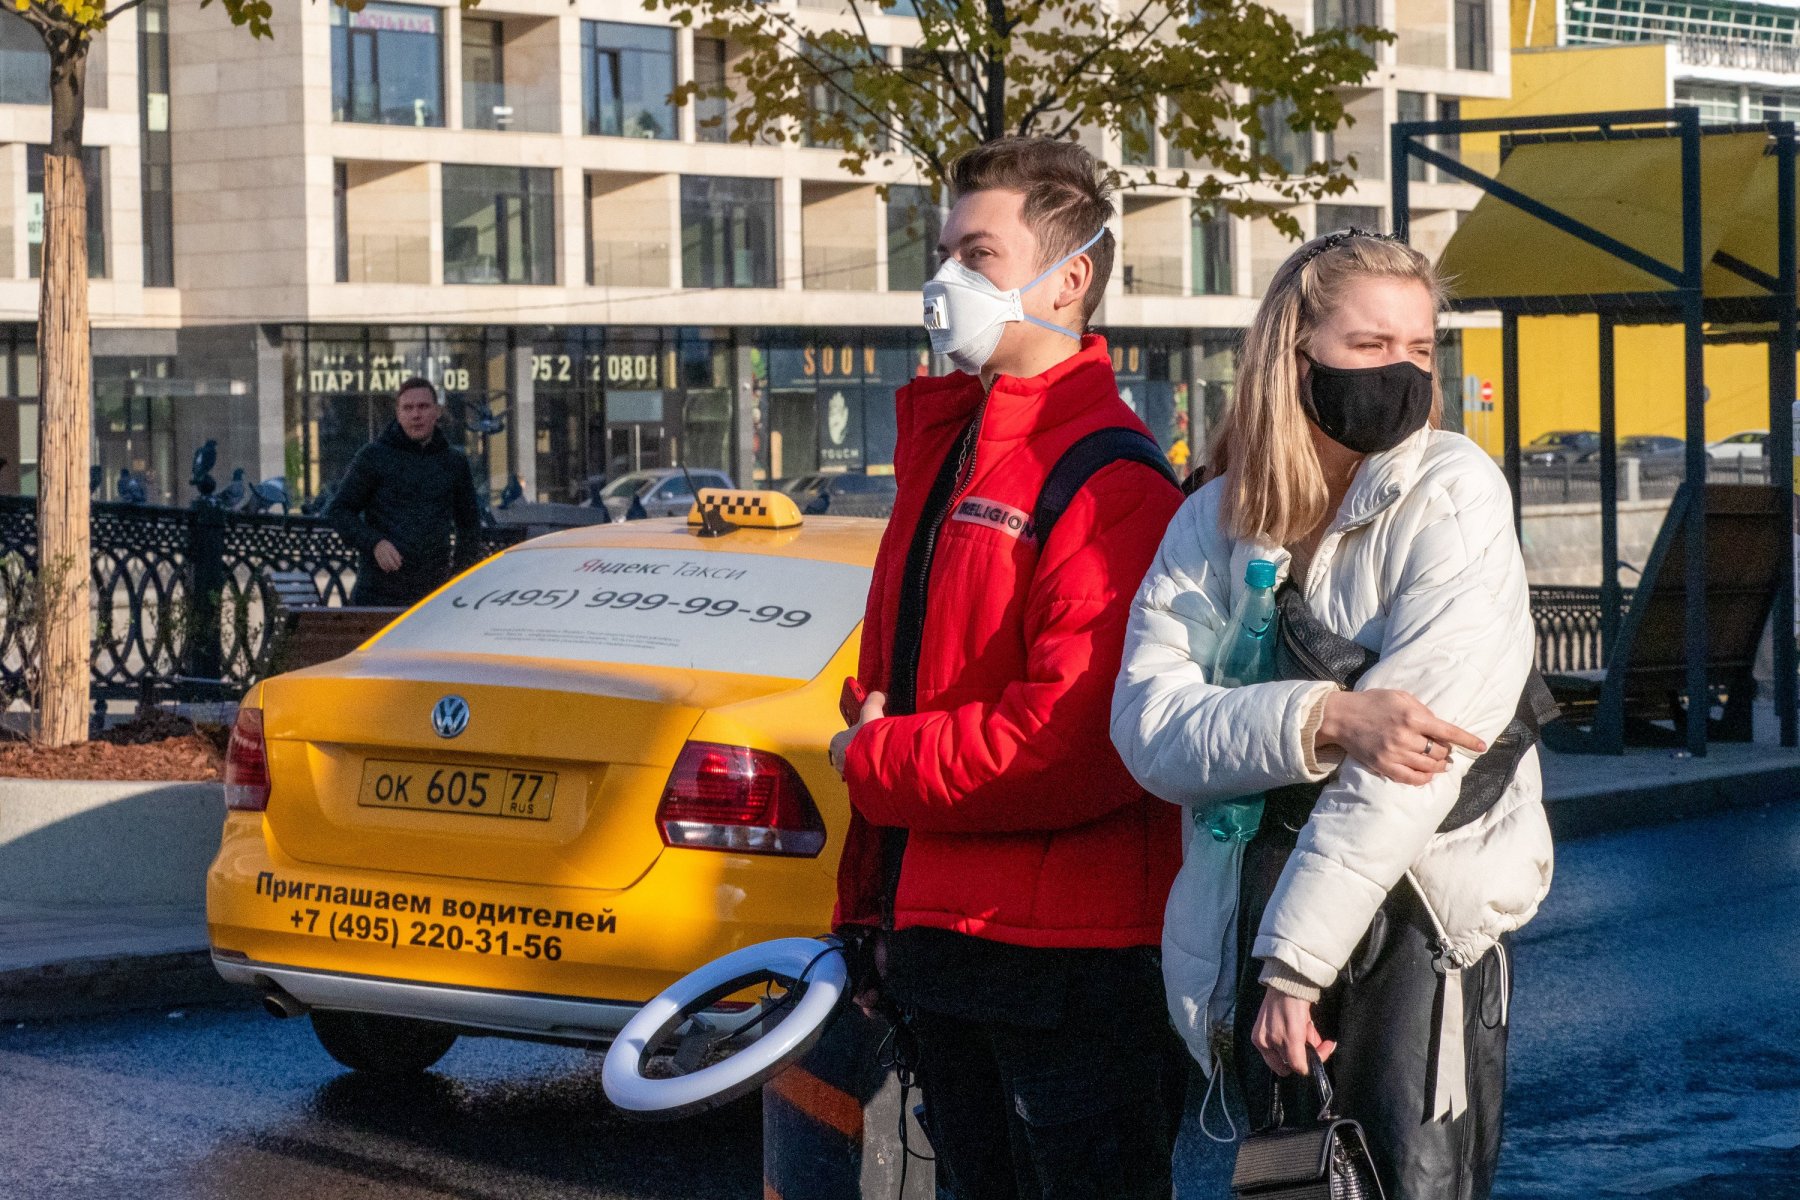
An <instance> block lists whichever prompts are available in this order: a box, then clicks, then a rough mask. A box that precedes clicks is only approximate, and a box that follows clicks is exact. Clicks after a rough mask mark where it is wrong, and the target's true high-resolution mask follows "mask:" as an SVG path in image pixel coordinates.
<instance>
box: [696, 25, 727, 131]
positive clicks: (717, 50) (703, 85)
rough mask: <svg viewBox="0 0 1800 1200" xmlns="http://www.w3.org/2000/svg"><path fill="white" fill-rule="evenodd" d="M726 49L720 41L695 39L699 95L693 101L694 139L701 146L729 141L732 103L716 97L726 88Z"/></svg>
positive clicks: (715, 39)
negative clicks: (707, 143) (704, 143)
mask: <svg viewBox="0 0 1800 1200" xmlns="http://www.w3.org/2000/svg"><path fill="white" fill-rule="evenodd" d="M726 53H727V51H726V46H725V43H724V41H723V40H721V39H719V38H701V37H697V38H695V39H694V86H696V87H698V88H699V89H700V90H701V91H702V92H713V93H715V94H713V95H710V96H708V95H702V96H700V97H699V98H697V99H696V100H695V101H694V139H695V140H696V141H701V142H729V141H730V140H731V103H730V101H728V100H727V99H726V98H725V97H724V96H721V95H718V94H717V93H718V92H719V91H720V90H722V89H725V88H726V85H727V77H726V68H725V59H726Z"/></svg>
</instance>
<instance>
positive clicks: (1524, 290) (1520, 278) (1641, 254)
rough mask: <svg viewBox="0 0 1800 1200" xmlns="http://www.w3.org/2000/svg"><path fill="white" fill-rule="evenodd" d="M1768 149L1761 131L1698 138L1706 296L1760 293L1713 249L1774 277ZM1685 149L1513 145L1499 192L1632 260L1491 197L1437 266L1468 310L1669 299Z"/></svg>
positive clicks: (1644, 141)
mask: <svg viewBox="0 0 1800 1200" xmlns="http://www.w3.org/2000/svg"><path fill="white" fill-rule="evenodd" d="M1768 145H1769V137H1768V134H1766V133H1764V132H1761V131H1757V132H1744V133H1731V134H1724V135H1720V136H1713V137H1706V138H1703V139H1701V143H1700V228H1699V249H1700V254H1701V257H1702V261H1704V262H1706V263H1708V264H1711V265H1709V266H1708V268H1707V270H1706V274H1705V286H1704V291H1705V293H1706V294H1707V295H1708V296H1743V295H1751V294H1756V293H1757V292H1758V291H1759V289H1757V288H1756V287H1755V285H1754V284H1752V283H1751V282H1750V281H1748V280H1746V279H1744V278H1742V277H1741V276H1739V275H1737V274H1735V273H1733V272H1732V271H1730V270H1727V269H1726V268H1724V267H1722V266H1719V265H1718V264H1716V263H1713V257H1714V255H1715V254H1716V253H1717V252H1718V251H1720V250H1721V249H1729V250H1730V251H1731V252H1732V253H1733V254H1734V255H1735V257H1736V258H1738V259H1739V260H1741V261H1744V262H1750V263H1756V264H1759V265H1761V266H1762V268H1763V269H1764V270H1765V271H1766V273H1767V274H1769V275H1771V276H1772V275H1773V274H1774V270H1775V255H1776V245H1775V222H1774V221H1773V220H1772V219H1771V217H1772V216H1773V214H1774V210H1775V204H1774V200H1775V194H1774V193H1775V179H1776V172H1775V169H1774V160H1773V159H1771V158H1769V157H1768V156H1767V154H1766V151H1767V149H1768ZM1682 149H1683V147H1682V142H1681V139H1680V138H1678V137H1669V136H1658V137H1629V138H1623V139H1620V140H1608V141H1600V140H1584V141H1573V140H1567V141H1560V140H1559V141H1546V142H1538V143H1536V144H1526V145H1519V146H1516V147H1514V148H1513V149H1512V150H1511V152H1510V153H1508V154H1507V155H1506V158H1505V161H1504V162H1503V164H1502V165H1501V167H1500V171H1499V173H1498V174H1497V175H1496V176H1495V177H1494V178H1495V181H1496V182H1498V183H1499V184H1501V185H1503V186H1505V187H1506V188H1509V189H1511V190H1513V191H1515V192H1517V193H1519V194H1520V195H1522V196H1525V197H1529V198H1530V199H1532V200H1535V201H1537V202H1538V203H1539V204H1541V205H1544V206H1547V207H1549V208H1551V209H1554V210H1555V211H1556V212H1558V213H1561V214H1563V215H1564V216H1565V217H1566V218H1568V219H1569V220H1570V221H1573V222H1578V223H1579V224H1581V225H1584V226H1586V227H1587V228H1588V229H1590V230H1593V231H1595V232H1597V233H1599V234H1601V235H1603V236H1604V237H1605V238H1606V239H1608V240H1610V241H1612V242H1615V243H1617V245H1618V247H1620V248H1623V249H1624V250H1626V251H1629V252H1631V253H1630V254H1621V253H1619V252H1618V250H1617V249H1608V248H1603V246H1601V245H1596V244H1595V243H1594V242H1593V241H1590V240H1586V239H1584V238H1582V237H1580V236H1578V235H1577V234H1576V233H1574V232H1571V231H1570V230H1569V229H1568V228H1565V227H1559V226H1558V225H1556V224H1552V223H1550V222H1548V221H1546V220H1544V219H1543V218H1542V217H1541V216H1539V215H1536V214H1535V213H1533V212H1530V211H1527V210H1526V209H1525V208H1522V207H1520V206H1519V205H1518V204H1516V203H1512V202H1509V201H1507V200H1504V199H1501V198H1500V196H1498V195H1495V194H1492V193H1490V194H1488V195H1485V196H1483V197H1482V198H1481V199H1480V200H1479V201H1478V202H1477V203H1476V205H1475V208H1474V210H1473V211H1472V212H1470V213H1469V215H1468V216H1467V217H1465V218H1464V219H1463V223H1462V225H1461V226H1460V227H1459V228H1458V229H1457V231H1456V233H1455V234H1454V235H1453V236H1452V237H1451V239H1450V243H1449V245H1448V246H1447V247H1446V248H1445V250H1444V254H1443V257H1442V259H1441V260H1440V262H1439V267H1440V269H1441V270H1442V271H1443V272H1444V273H1445V274H1446V275H1448V276H1449V277H1450V279H1451V282H1452V286H1453V289H1454V291H1455V293H1456V295H1457V296H1458V297H1468V298H1471V299H1474V298H1480V299H1484V300H1499V299H1503V298H1527V297H1548V296H1572V297H1573V296H1593V295H1597V294H1611V293H1629V292H1655V291H1673V290H1674V289H1676V288H1678V287H1679V286H1680V276H1681V272H1682V266H1683V262H1682V255H1683V216H1682V201H1683V195H1682V192H1683V188H1682V183H1683V181H1682V169H1681V154H1682ZM1759 200H1760V201H1762V202H1761V203H1760V204H1758V203H1757V201H1759ZM1658 268H1660V270H1658Z"/></svg>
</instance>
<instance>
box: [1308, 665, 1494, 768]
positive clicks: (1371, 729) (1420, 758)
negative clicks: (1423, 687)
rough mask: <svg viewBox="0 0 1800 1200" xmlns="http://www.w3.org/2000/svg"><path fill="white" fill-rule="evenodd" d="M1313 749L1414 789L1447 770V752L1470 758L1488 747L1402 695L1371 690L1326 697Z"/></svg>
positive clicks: (1448, 756) (1381, 690)
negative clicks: (1327, 749) (1330, 750)
mask: <svg viewBox="0 0 1800 1200" xmlns="http://www.w3.org/2000/svg"><path fill="white" fill-rule="evenodd" d="M1314 741H1315V743H1316V744H1317V745H1320V746H1337V747H1339V748H1341V749H1342V750H1343V752H1344V753H1345V754H1347V755H1348V756H1350V757H1351V758H1354V759H1355V760H1356V761H1357V762H1359V763H1361V764H1362V765H1363V766H1365V767H1367V768H1369V769H1370V770H1371V771H1374V772H1375V773H1376V774H1377V775H1380V776H1381V777H1382V778H1384V779H1392V780H1393V781H1394V782H1395V783H1407V784H1412V785H1413V786H1415V787H1417V786H1418V785H1420V784H1425V783H1430V782H1431V780H1432V778H1433V777H1434V776H1436V775H1438V774H1440V773H1441V772H1444V771H1447V770H1449V769H1450V747H1451V746H1461V747H1462V748H1463V749H1465V750H1468V751H1470V752H1471V753H1474V754H1480V753H1481V752H1482V751H1484V750H1486V749H1487V743H1486V742H1484V741H1482V740H1481V739H1480V738H1478V737H1476V736H1475V735H1474V734H1472V733H1470V732H1469V731H1468V730H1466V729H1458V728H1457V727H1456V726H1454V725H1452V724H1450V723H1449V722H1448V721H1440V720H1438V719H1437V718H1436V717H1434V716H1432V715H1431V710H1430V709H1428V708H1426V707H1425V706H1424V705H1423V704H1420V703H1419V702H1418V701H1417V700H1416V699H1414V698H1413V697H1412V695H1411V694H1410V693H1407V692H1397V691H1389V690H1386V689H1383V688H1372V689H1370V690H1369V691H1366V692H1333V693H1332V694H1331V695H1329V696H1327V697H1325V711H1324V713H1323V714H1322V716H1321V719H1320V721H1319V732H1318V735H1317V736H1316V737H1315V738H1314Z"/></svg>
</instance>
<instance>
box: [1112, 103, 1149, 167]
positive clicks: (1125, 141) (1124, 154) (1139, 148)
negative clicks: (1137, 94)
mask: <svg viewBox="0 0 1800 1200" xmlns="http://www.w3.org/2000/svg"><path fill="white" fill-rule="evenodd" d="M1123 126H1124V127H1123V128H1122V129H1120V130H1119V162H1120V164H1121V165H1123V166H1127V167H1154V166H1155V165H1156V106H1155V105H1154V104H1150V105H1147V106H1146V107H1143V108H1136V109H1133V110H1131V112H1130V113H1129V115H1127V116H1126V118H1125V120H1124V122H1123Z"/></svg>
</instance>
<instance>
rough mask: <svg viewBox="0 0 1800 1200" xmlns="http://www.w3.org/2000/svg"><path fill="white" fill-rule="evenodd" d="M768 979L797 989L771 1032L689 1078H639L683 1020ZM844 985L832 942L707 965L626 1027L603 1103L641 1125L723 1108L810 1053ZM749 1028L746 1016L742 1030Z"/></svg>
mask: <svg viewBox="0 0 1800 1200" xmlns="http://www.w3.org/2000/svg"><path fill="white" fill-rule="evenodd" d="M771 979H773V980H778V981H780V982H781V983H784V984H786V985H787V986H788V987H789V988H790V989H799V997H798V999H796V1000H795V1001H794V1003H793V1006H792V1008H791V1009H790V1010H789V1011H788V1014H787V1016H786V1017H785V1018H784V1019H783V1020H781V1021H780V1022H778V1023H777V1024H776V1025H775V1026H774V1027H773V1028H772V1029H768V1030H767V1031H766V1032H764V1033H763V1035H762V1036H761V1037H760V1038H758V1039H757V1040H756V1041H754V1042H752V1043H750V1044H749V1045H747V1046H745V1047H744V1048H743V1049H741V1050H739V1051H737V1052H736V1053H735V1054H732V1055H731V1056H730V1057H728V1058H725V1059H723V1060H721V1061H719V1062H716V1063H713V1064H712V1065H710V1066H705V1067H701V1068H700V1069H699V1070H696V1071H693V1072H691V1073H689V1074H686V1075H677V1076H675V1077H674V1078H671V1079H651V1078H648V1077H646V1076H645V1074H644V1065H645V1063H646V1061H647V1060H648V1059H649V1058H650V1052H651V1051H652V1050H654V1049H657V1048H659V1047H660V1046H661V1045H662V1044H663V1043H664V1042H666V1041H668V1040H669V1037H670V1035H671V1034H673V1033H674V1032H675V1031H676V1030H677V1029H679V1028H680V1027H681V1026H682V1025H683V1024H684V1023H685V1022H686V1021H687V1020H688V1019H689V1018H691V1017H693V1016H694V1015H695V1014H696V1013H699V1012H702V1011H703V1010H705V1009H707V1008H710V1007H711V1006H712V1005H714V1004H716V1003H718V1002H719V1001H720V1000H722V999H724V998H725V997H726V996H729V995H731V994H732V993H733V992H738V991H742V990H743V989H744V988H747V987H753V986H755V985H756V984H759V983H763V982H766V981H768V980H771ZM848 983H849V972H848V969H847V968H846V966H845V963H844V954H843V946H842V944H841V943H839V942H838V941H836V940H835V939H832V940H824V939H820V938H780V939H778V940H776V941H772V942H761V943H759V944H757V945H755V946H746V947H744V948H743V949H742V950H737V951H733V952H732V953H730V954H727V955H726V956H725V957H723V958H718V959H714V960H713V961H712V962H709V963H707V964H706V965H705V966H703V967H701V968H700V969H699V970H697V971H694V972H693V973H691V974H689V975H685V976H683V977H682V978H681V979H678V980H676V981H675V982H674V983H673V984H671V985H670V986H669V987H668V988H667V989H666V990H664V991H663V992H662V993H661V994H660V995H658V996H657V997H656V998H655V999H653V1000H651V1001H650V1002H649V1003H648V1004H646V1005H644V1007H643V1008H641V1009H639V1010H638V1013H637V1015H636V1016H634V1017H632V1018H631V1020H629V1021H627V1022H626V1023H625V1028H623V1029H621V1030H620V1031H619V1036H618V1037H617V1038H615V1039H614V1040H613V1044H612V1046H611V1048H609V1049H608V1050H607V1052H606V1064H605V1066H604V1067H602V1068H601V1072H600V1082H601V1084H602V1086H604V1087H605V1089H606V1096H607V1099H609V1100H611V1101H612V1102H613V1103H614V1104H616V1105H617V1106H618V1107H620V1108H621V1109H623V1110H625V1111H626V1112H627V1113H630V1114H631V1115H633V1116H636V1117H643V1118H645V1119H648V1120H671V1119H673V1118H676V1117H685V1116H690V1115H692V1114H694V1113H698V1112H704V1111H706V1110H707V1109H711V1108H718V1107H719V1106H721V1105H724V1104H729V1103H730V1102H731V1101H733V1100H736V1099H737V1098H738V1097H739V1096H744V1095H747V1094H749V1093H750V1092H752V1091H755V1090H756V1089H757V1088H759V1087H761V1086H762V1085H763V1084H764V1083H765V1082H767V1081H768V1080H769V1079H771V1078H773V1077H774V1076H776V1075H778V1074H780V1073H781V1071H782V1070H783V1069H784V1068H786V1067H787V1066H788V1064H789V1063H791V1062H793V1061H794V1060H795V1059H797V1058H800V1057H801V1056H803V1055H804V1054H805V1053H806V1052H807V1051H809V1050H811V1049H812V1048H813V1046H814V1044H816V1043H817V1042H818V1040H819V1038H820V1037H821V1036H822V1035H823V1034H824V1032H825V1025H826V1023H827V1022H828V1021H829V1020H830V1019H831V1015H832V1014H833V1013H834V1012H836V1011H837V1007H838V1004H839V1002H840V1001H841V1000H842V999H843V997H844V993H845V991H846V990H847V988H848ZM754 1022H755V1017H754V1016H753V1017H752V1018H751V1019H750V1020H748V1021H744V1022H742V1023H741V1024H742V1025H745V1026H747V1025H750V1024H754Z"/></svg>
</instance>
